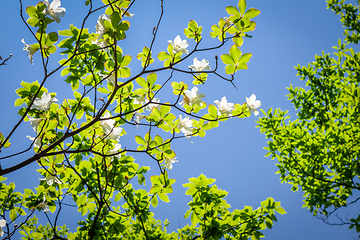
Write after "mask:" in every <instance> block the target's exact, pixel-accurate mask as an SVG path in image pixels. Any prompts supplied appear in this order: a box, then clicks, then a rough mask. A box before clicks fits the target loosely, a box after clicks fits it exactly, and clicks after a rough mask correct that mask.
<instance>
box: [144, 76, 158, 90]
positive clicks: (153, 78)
mask: <svg viewBox="0 0 360 240" xmlns="http://www.w3.org/2000/svg"><path fill="white" fill-rule="evenodd" d="M156 79H157V76H156V73H150V74H149V75H148V76H147V78H146V80H147V82H148V83H149V86H150V87H152V86H153V85H154V84H155V82H156Z"/></svg>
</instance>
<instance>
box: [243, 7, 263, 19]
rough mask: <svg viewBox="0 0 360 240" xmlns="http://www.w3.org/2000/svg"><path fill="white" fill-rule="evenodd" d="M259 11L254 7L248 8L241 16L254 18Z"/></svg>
mask: <svg viewBox="0 0 360 240" xmlns="http://www.w3.org/2000/svg"><path fill="white" fill-rule="evenodd" d="M260 13H261V12H260V11H259V10H257V9H255V8H250V9H249V10H247V11H246V13H245V15H244V16H243V18H254V17H256V16H258V15H259V14H260Z"/></svg>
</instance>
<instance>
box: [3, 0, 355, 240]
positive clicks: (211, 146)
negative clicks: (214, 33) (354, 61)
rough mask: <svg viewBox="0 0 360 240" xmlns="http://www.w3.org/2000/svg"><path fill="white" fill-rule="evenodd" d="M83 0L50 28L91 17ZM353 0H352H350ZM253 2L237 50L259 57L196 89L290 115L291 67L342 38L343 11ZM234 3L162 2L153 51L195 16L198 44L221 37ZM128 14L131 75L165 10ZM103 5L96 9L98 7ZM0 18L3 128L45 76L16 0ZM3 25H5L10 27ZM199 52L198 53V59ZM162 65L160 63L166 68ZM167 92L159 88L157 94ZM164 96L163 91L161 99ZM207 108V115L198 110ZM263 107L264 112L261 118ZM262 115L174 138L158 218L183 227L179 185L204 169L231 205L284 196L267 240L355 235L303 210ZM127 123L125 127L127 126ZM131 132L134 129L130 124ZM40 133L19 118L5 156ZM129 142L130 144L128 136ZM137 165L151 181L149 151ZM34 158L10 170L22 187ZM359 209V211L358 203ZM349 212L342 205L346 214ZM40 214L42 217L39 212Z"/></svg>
mask: <svg viewBox="0 0 360 240" xmlns="http://www.w3.org/2000/svg"><path fill="white" fill-rule="evenodd" d="M23 2H24V5H35V4H36V3H37V1H30V0H24V1H23ZM84 2H85V1H84V0H82V1H80V0H73V1H70V0H62V6H63V7H65V8H66V10H67V11H66V16H65V17H64V18H62V21H61V23H60V24H56V23H53V24H51V25H50V27H49V28H50V29H51V30H52V31H56V30H62V29H65V28H67V27H68V26H69V24H71V23H72V24H74V25H75V26H77V27H80V26H81V22H82V19H83V16H85V14H86V8H85V6H84ZM349 2H352V3H353V2H355V1H349ZM247 3H248V7H254V8H257V9H259V10H261V14H260V15H259V16H258V17H256V18H254V21H256V23H257V27H256V30H255V31H254V32H252V33H251V35H253V38H251V39H245V42H244V45H243V46H242V47H241V50H242V52H243V53H247V52H250V53H252V54H253V56H252V58H251V60H250V62H249V64H248V65H249V68H248V70H246V71H244V70H242V71H239V72H238V73H237V74H236V76H235V79H236V80H235V82H234V83H235V84H236V86H237V88H238V89H235V88H234V87H233V86H232V85H231V84H229V83H227V82H225V81H223V80H221V79H219V78H217V77H216V76H209V79H208V81H207V83H206V84H205V85H201V86H199V89H200V92H203V93H205V94H206V98H205V99H204V100H205V101H206V102H207V103H212V102H213V101H214V100H220V99H221V98H222V97H223V96H226V97H227V99H228V101H230V102H234V103H235V102H236V103H244V102H245V97H249V96H250V95H251V94H253V93H254V94H256V96H257V99H259V100H261V102H262V106H261V108H262V109H264V110H265V111H267V110H268V109H269V108H281V109H283V110H290V112H289V114H290V115H291V116H292V118H293V119H294V117H295V115H296V112H295V110H294V109H293V106H292V105H291V103H290V102H289V101H288V100H287V98H286V96H285V95H286V94H287V93H288V91H287V89H286V87H288V86H289V85H290V84H292V85H293V86H304V83H303V82H301V81H300V80H299V78H298V77H297V76H296V70H295V69H294V66H296V65H297V64H300V65H307V64H308V63H310V62H312V61H313V60H314V56H315V54H318V55H320V54H321V53H322V51H324V52H325V53H329V52H332V48H331V47H332V46H334V45H336V44H337V41H338V39H339V38H343V36H342V32H343V29H342V25H341V23H340V17H339V16H336V15H335V14H334V13H333V12H332V11H331V10H327V9H326V3H325V1H321V0H317V1H314V0H303V1H299V0H293V1H288V0H278V1H268V0H248V1H247ZM236 4H237V1H236V0H235V1H234V0H224V1H215V0H207V1H205V0H198V1H193V0H183V1H170V0H165V1H164V10H165V12H164V19H163V22H162V23H161V25H160V30H159V35H158V36H157V38H156V42H155V45H154V52H153V55H154V56H156V55H157V53H158V52H160V51H163V50H165V49H166V47H167V41H168V40H173V39H174V38H175V37H176V36H177V35H180V36H181V38H185V35H184V34H183V29H184V28H186V27H187V24H188V22H189V21H190V20H192V19H193V20H195V21H197V22H198V24H199V25H201V26H203V38H204V40H203V41H202V43H201V44H202V45H201V46H202V47H206V46H213V45H215V44H218V41H217V40H214V39H212V38H211V37H210V36H209V32H210V28H211V26H212V25H213V24H215V23H217V22H218V21H219V19H220V18H222V17H225V16H228V14H227V13H226V11H225V7H226V6H229V5H236ZM130 12H131V13H134V14H135V16H134V17H133V18H131V19H129V20H130V21H131V28H130V30H129V31H128V33H127V36H128V38H127V39H126V40H125V41H122V42H121V43H120V46H121V47H122V48H123V50H124V53H125V54H128V55H132V56H133V61H132V63H131V65H130V68H131V70H132V73H133V74H135V73H136V72H137V71H139V70H140V69H141V68H140V64H139V62H138V61H137V60H136V54H137V53H139V52H140V51H141V50H142V48H143V47H144V46H149V45H150V42H151V38H152V35H151V33H152V28H153V27H154V26H155V25H156V23H157V19H158V15H159V13H160V5H159V1H158V0H146V1H141V0H136V2H135V4H134V5H133V7H132V9H131V10H130ZM102 13H103V12H99V14H102ZM99 14H95V15H94V16H93V17H90V18H89V20H88V22H87V24H86V27H88V28H89V30H90V31H95V25H96V20H97V18H98V16H99ZM0 16H1V18H2V20H3V23H4V24H3V31H2V32H3V34H2V37H1V40H0V43H1V44H0V46H1V47H0V55H1V56H2V57H3V58H6V57H7V56H8V55H9V54H10V53H12V54H13V57H12V58H11V59H10V60H9V61H8V64H7V66H1V67H0V74H1V78H2V81H1V90H0V91H1V94H0V101H1V102H2V104H1V106H0V112H1V113H2V116H3V117H2V118H1V120H0V123H1V125H0V126H1V127H0V132H3V133H4V134H7V133H8V132H9V131H10V129H11V127H12V126H13V124H14V122H16V121H18V119H19V116H18V115H17V111H18V109H17V108H15V107H14V101H15V100H16V98H17V95H16V94H15V91H14V90H15V89H17V88H19V87H20V82H21V81H22V80H23V81H27V82H32V81H35V80H41V79H42V76H43V73H42V66H41V62H40V57H39V55H38V54H37V55H36V56H35V57H34V65H31V64H30V63H29V59H28V57H27V55H26V53H25V52H24V51H23V46H24V45H23V44H22V43H21V39H23V38H24V39H25V42H26V43H28V44H31V43H34V42H35V41H34V40H33V39H32V35H31V34H30V32H29V31H28V30H27V28H26V26H25V25H24V24H23V22H22V21H21V19H20V17H19V2H18V1H6V3H2V8H1V9H0ZM4 28H5V29H4ZM189 44H190V46H189V49H191V48H192V47H194V42H193V41H191V40H189ZM231 45H232V44H231V43H229V44H227V45H226V46H225V47H224V48H223V49H222V50H221V51H214V52H204V53H201V54H197V55H196V57H197V58H198V59H203V58H205V59H207V60H209V62H210V65H211V67H212V68H213V67H214V55H215V54H217V55H219V56H220V55H221V54H223V53H227V52H228V49H229V48H230V47H231ZM194 57H195V56H194ZM60 59H61V56H60V55H59V54H58V55H56V56H53V57H52V59H51V63H50V67H49V69H54V68H55V67H56V66H57V65H58V63H57V61H58V60H60ZM160 64H161V63H158V64H157V65H159V66H160ZM191 64H192V58H191V59H187V60H186V61H185V62H184V63H182V65H180V66H181V67H183V68H184V69H186V68H187V66H188V65H191ZM166 76H167V75H166V74H159V78H161V77H164V78H165V77H166ZM64 79H65V78H64V77H61V76H60V73H57V74H55V75H54V76H53V77H52V78H51V79H50V81H49V82H48V83H47V84H46V85H45V87H46V88H47V89H48V90H49V91H50V92H57V98H58V99H59V100H61V99H63V98H67V97H70V96H71V95H72V93H71V89H70V88H69V86H68V85H67V84H65V82H64V81H63V80H64ZM174 80H175V81H184V82H186V83H188V84H189V86H191V82H192V80H191V78H189V76H186V75H181V74H176V75H175V76H174ZM168 96H171V95H163V96H161V97H160V99H161V100H164V102H165V101H168V100H167V99H166V100H165V98H166V97H168ZM162 97H163V98H162ZM200 113H201V112H200ZM261 115H262V114H260V115H259V116H261ZM257 119H258V117H255V116H254V115H252V116H251V117H249V118H247V119H230V120H229V121H226V122H222V123H221V124H220V126H219V127H218V128H216V129H212V130H211V131H208V132H207V134H206V137H205V138H199V137H197V138H192V141H193V143H191V142H190V141H189V140H187V139H185V138H184V139H181V140H178V141H175V143H173V144H172V147H173V149H174V150H175V152H176V154H177V159H178V161H179V162H177V163H175V164H174V167H173V169H172V170H171V171H169V175H170V178H175V179H176V180H177V182H176V183H175V185H174V193H172V194H170V195H169V197H170V200H171V202H170V203H167V204H165V203H160V204H159V206H158V207H157V208H156V209H155V210H154V212H155V214H156V215H155V217H156V218H159V219H161V220H164V219H166V218H167V219H169V220H170V222H171V225H170V229H169V230H170V231H173V230H175V229H176V228H178V227H182V226H184V225H185V224H186V223H187V220H184V218H183V216H184V214H185V212H186V211H187V210H188V206H187V203H188V202H189V201H190V197H188V196H185V195H184V193H185V191H186V189H185V188H183V187H182V184H184V183H186V182H187V181H188V178H190V177H197V176H199V175H200V174H201V173H203V174H205V175H206V176H207V177H211V178H215V179H217V181H216V184H217V185H218V187H219V188H221V189H224V190H226V191H228V192H229V194H228V196H227V197H226V200H227V202H228V203H229V204H230V205H231V206H232V208H233V209H235V208H238V209H242V208H243V207H244V205H250V206H253V207H254V208H257V207H258V206H259V205H260V202H261V201H263V200H265V199H266V198H267V197H273V198H274V199H275V200H276V201H281V204H282V206H283V207H284V208H285V210H286V211H287V214H286V215H281V216H278V223H275V224H274V226H273V229H272V230H265V231H264V232H263V233H264V234H265V236H266V239H270V240H272V239H274V240H275V239H276V240H285V239H293V240H297V239H299V240H300V239H301V240H302V239H353V238H355V237H356V236H357V235H356V233H355V231H354V230H347V227H346V226H342V227H337V226H329V225H326V224H324V223H323V222H322V221H321V220H318V219H316V218H314V217H313V216H312V214H311V213H310V212H309V211H308V210H307V209H304V208H302V204H303V202H302V199H303V198H302V192H296V193H293V192H292V191H291V190H290V188H291V186H290V185H287V184H281V182H280V180H279V176H278V175H276V174H275V172H276V171H277V167H276V166H275V164H276V160H274V161H271V160H270V158H265V157H264V155H265V154H266V151H265V150H263V147H265V146H266V139H265V136H263V135H261V134H260V131H259V129H258V128H256V123H255V121H256V120H257ZM126 130H127V129H126ZM127 131H128V130H127ZM137 131H139V132H141V129H140V130H137V129H131V130H129V131H128V132H129V134H128V135H129V136H127V138H126V139H122V140H121V143H122V144H123V145H126V144H129V146H131V144H133V143H131V141H133V135H131V136H130V134H140V133H139V132H137ZM31 134H34V133H33V130H32V129H31V128H30V127H29V124H28V123H24V124H22V125H21V127H20V128H19V130H18V131H17V132H16V134H15V135H14V138H13V139H11V140H10V142H12V144H13V145H12V147H11V148H10V149H9V150H4V151H3V152H2V154H4V155H5V154H9V153H11V152H12V151H19V150H22V149H24V148H26V147H28V145H29V144H30V141H29V140H28V139H27V138H26V137H25V136H26V135H31ZM127 141H128V142H127ZM28 156H30V153H27V154H24V155H23V156H21V157H19V158H15V159H12V160H2V161H1V164H2V166H3V168H5V167H7V166H10V165H13V164H14V162H19V161H22V160H24V159H25V158H26V157H28ZM134 157H135V158H136V159H137V161H138V163H140V164H143V165H147V166H150V168H152V170H151V171H150V172H149V173H148V174H147V176H146V177H147V181H148V184H147V186H146V187H147V188H149V187H150V186H149V185H150V181H149V178H150V176H151V175H154V174H158V170H157V169H156V165H155V163H154V162H153V161H152V160H151V159H149V158H147V157H146V156H144V155H135V156H134ZM36 167H37V165H36V164H32V165H30V166H27V167H25V168H23V169H21V170H19V171H17V172H15V173H13V174H11V175H8V176H7V177H8V180H9V181H15V183H16V186H17V189H18V190H20V189H23V188H34V186H36V184H37V183H38V181H37V179H38V178H39V177H40V175H39V174H38V173H37V172H35V170H36ZM353 210H355V211H358V210H356V209H353ZM66 214H67V215H66V216H62V217H61V220H62V223H64V224H68V225H69V226H70V227H73V226H75V224H76V222H75V220H74V219H76V217H73V216H70V215H71V214H72V213H71V212H67V213H66ZM345 214H346V212H345ZM38 215H41V214H40V213H39V214H38Z"/></svg>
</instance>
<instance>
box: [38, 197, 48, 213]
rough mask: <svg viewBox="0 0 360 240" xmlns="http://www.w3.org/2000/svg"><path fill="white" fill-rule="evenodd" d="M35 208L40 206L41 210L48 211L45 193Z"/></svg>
mask: <svg viewBox="0 0 360 240" xmlns="http://www.w3.org/2000/svg"><path fill="white" fill-rule="evenodd" d="M36 208H42V210H43V211H44V212H46V213H47V212H49V211H50V209H49V206H48V205H47V202H46V197H45V195H44V198H43V201H42V202H41V203H39V204H38V205H37V206H36Z"/></svg>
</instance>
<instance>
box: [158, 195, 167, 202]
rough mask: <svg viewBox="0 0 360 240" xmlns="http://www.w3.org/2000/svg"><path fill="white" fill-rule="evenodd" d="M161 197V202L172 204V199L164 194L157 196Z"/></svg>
mask: <svg viewBox="0 0 360 240" xmlns="http://www.w3.org/2000/svg"><path fill="white" fill-rule="evenodd" d="M157 195H158V196H159V198H160V199H161V201H163V202H170V199H169V197H168V196H167V195H165V194H163V193H158V194H157Z"/></svg>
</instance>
